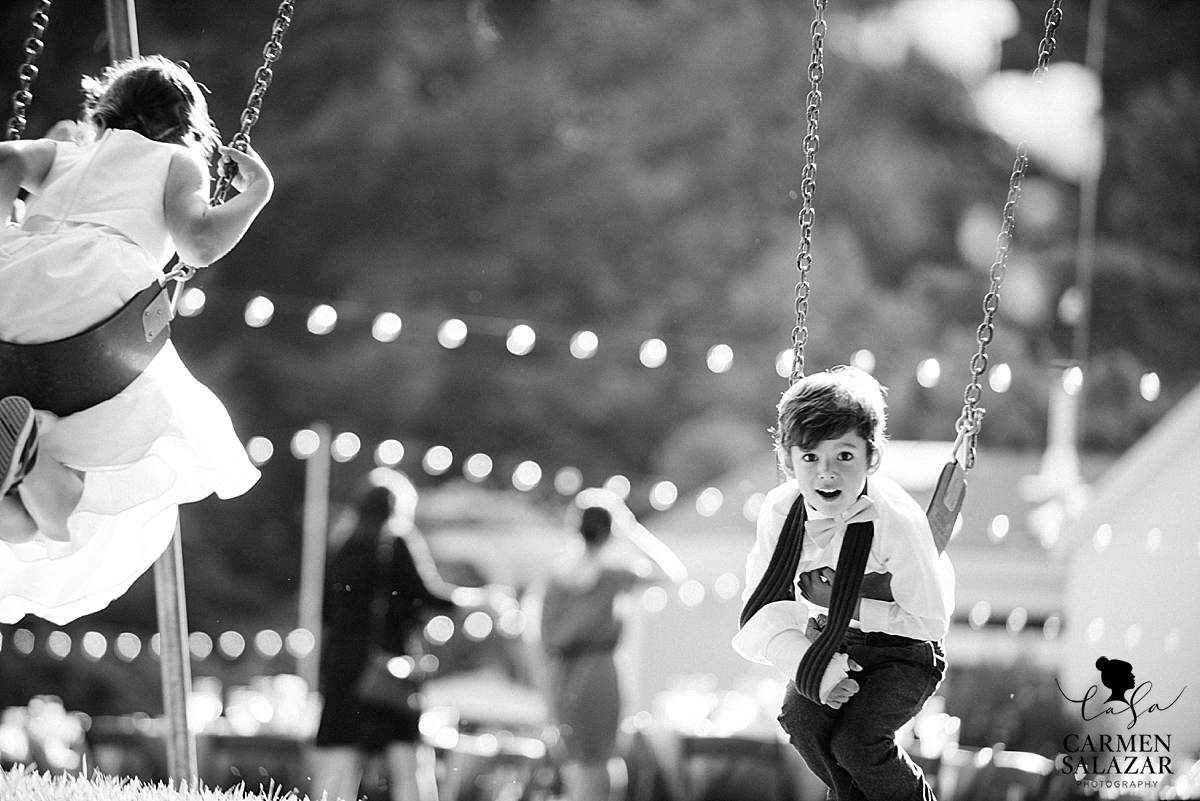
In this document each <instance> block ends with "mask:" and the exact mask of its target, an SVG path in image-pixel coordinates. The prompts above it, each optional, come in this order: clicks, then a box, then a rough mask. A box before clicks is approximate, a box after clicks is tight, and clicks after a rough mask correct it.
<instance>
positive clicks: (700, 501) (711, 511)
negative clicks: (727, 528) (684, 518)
mask: <svg viewBox="0 0 1200 801" xmlns="http://www.w3.org/2000/svg"><path fill="white" fill-rule="evenodd" d="M724 502H725V496H724V495H722V494H721V491H720V490H719V489H717V488H716V487H706V488H705V489H704V490H703V491H701V493H700V494H699V495H697V496H696V511H697V512H698V513H699V514H700V516H701V517H712V516H713V515H715V514H716V513H717V512H719V511H720V510H721V505H722V504H723V503H724Z"/></svg>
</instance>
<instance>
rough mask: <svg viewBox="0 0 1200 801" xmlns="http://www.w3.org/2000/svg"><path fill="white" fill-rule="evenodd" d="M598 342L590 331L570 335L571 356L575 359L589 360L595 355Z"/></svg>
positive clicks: (598, 345)
mask: <svg viewBox="0 0 1200 801" xmlns="http://www.w3.org/2000/svg"><path fill="white" fill-rule="evenodd" d="M599 347H600V340H599V339H598V338H597V337H596V335H595V334H594V333H592V332H591V331H576V332H575V333H574V334H572V335H571V355H572V356H574V357H575V358H576V359H590V358H592V357H593V356H595V355H596V351H597V350H598V349H599Z"/></svg>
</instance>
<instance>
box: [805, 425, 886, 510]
mask: <svg viewBox="0 0 1200 801" xmlns="http://www.w3.org/2000/svg"><path fill="white" fill-rule="evenodd" d="M788 462H789V463H790V464H789V465H788V466H789V467H790V468H791V470H792V474H793V475H794V476H795V477H796V480H797V481H798V482H799V483H800V493H801V494H802V495H804V500H805V501H806V502H807V503H808V505H809V506H810V507H812V508H813V509H815V510H817V511H818V512H820V513H821V514H823V515H828V516H830V517H833V516H835V515H838V514H840V513H842V512H844V511H846V509H847V508H849V506H850V504H852V503H854V501H855V500H857V499H858V496H859V495H861V494H862V491H863V487H864V486H866V483H867V476H869V475H871V474H872V473H874V472H875V469H876V468H877V467H878V466H879V459H878V455H877V454H876V455H875V456H874V457H872V456H871V450H870V448H868V447H867V441H866V440H865V439H863V436H862V434H859V433H858V432H857V431H849V432H847V433H845V434H842V435H841V436H838V437H835V438H833V439H826V440H822V441H820V442H818V443H817V444H816V445H815V446H814V447H813V448H812V449H810V450H804V449H802V448H801V447H800V446H798V445H793V446H792V447H791V448H789V449H788Z"/></svg>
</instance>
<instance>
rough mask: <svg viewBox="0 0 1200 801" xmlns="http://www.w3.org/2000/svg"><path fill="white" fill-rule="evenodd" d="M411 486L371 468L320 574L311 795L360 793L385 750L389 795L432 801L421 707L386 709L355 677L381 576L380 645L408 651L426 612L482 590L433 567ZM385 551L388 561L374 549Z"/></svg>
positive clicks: (399, 800)
mask: <svg viewBox="0 0 1200 801" xmlns="http://www.w3.org/2000/svg"><path fill="white" fill-rule="evenodd" d="M416 507H417V490H416V488H415V487H413V485H412V482H410V481H409V480H408V478H407V477H406V476H404V475H403V474H402V473H399V472H396V471H394V470H389V469H386V468H380V469H378V470H374V471H372V472H371V474H370V476H369V477H368V481H367V485H366V487H365V488H364V489H363V490H362V491H361V492H360V493H359V496H358V498H357V502H356V504H355V511H356V517H357V519H356V520H355V522H354V527H353V530H352V531H351V533H350V535H349V537H348V538H347V539H346V541H345V542H344V543H343V544H342V545H341V546H340V547H339V548H338V550H337V552H336V553H335V554H334V555H333V557H332V558H331V559H330V561H329V564H328V566H327V569H326V574H325V600H324V609H323V615H322V616H323V622H324V636H323V646H322V653H321V669H320V690H321V694H322V696H323V698H324V707H323V709H322V712H321V722H320V725H319V726H318V729H317V737H316V744H315V748H314V749H313V752H312V765H311V767H312V787H311V792H310V795H311V797H312V798H313V799H314V801H320V799H321V798H323V797H327V798H328V800H329V801H336V799H339V798H340V799H344V800H345V801H354V799H356V798H358V797H359V784H360V783H361V781H362V776H363V767H364V763H365V760H366V759H367V758H368V757H370V756H374V755H376V754H379V753H383V754H384V755H385V758H386V763H387V771H388V788H389V790H388V792H389V795H390V797H391V799H392V801H438V793H437V782H436V778H435V774H434V768H435V755H434V751H433V748H432V747H430V746H428V745H425V744H424V743H422V742H421V734H420V731H419V728H418V724H419V723H420V718H421V710H420V709H419V708H417V707H413V708H411V709H407V710H395V709H385V708H383V707H378V706H372V705H369V704H367V703H364V702H363V701H362V700H360V699H359V698H358V697H357V695H356V694H355V684H356V682H357V680H358V678H359V676H360V674H361V673H362V671H363V668H364V667H365V665H366V658H367V650H368V647H369V646H370V645H371V644H372V628H373V627H372V604H373V602H374V600H375V599H376V598H377V597H380V596H381V594H382V593H381V589H382V588H380V587H378V586H377V582H378V581H380V580H382V581H386V582H387V585H388V587H390V590H388V596H389V599H390V600H389V602H388V608H387V612H386V616H385V617H384V626H383V633H382V639H383V642H382V643H377V644H380V645H383V646H384V647H385V648H388V649H389V650H391V651H394V652H396V653H404V652H405V651H406V646H407V643H408V642H409V638H410V637H412V636H414V635H417V636H419V632H420V631H421V629H422V628H423V627H424V625H425V623H426V622H427V620H428V618H429V616H430V615H431V614H433V613H437V612H449V611H451V610H454V609H456V608H460V607H471V606H480V605H482V603H483V601H484V600H485V598H486V591H485V590H482V589H477V588H471V587H452V586H451V585H449V584H447V583H446V582H444V581H443V580H442V579H441V577H440V576H439V575H438V573H437V568H436V566H435V565H434V562H433V557H432V556H431V554H430V552H429V547H428V545H427V544H426V542H425V539H424V537H422V536H421V533H420V532H419V531H418V530H417V528H416V526H415V525H414V518H415V515H416ZM389 551H390V554H391V556H390V559H388V560H386V561H384V560H383V559H381V558H380V554H387V553H388V552H389Z"/></svg>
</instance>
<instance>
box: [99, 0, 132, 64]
mask: <svg viewBox="0 0 1200 801" xmlns="http://www.w3.org/2000/svg"><path fill="white" fill-rule="evenodd" d="M104 6H105V11H106V13H107V17H108V57H109V59H110V60H111V61H114V62H116V61H124V60H125V59H127V58H133V57H134V56H138V55H141V53H140V52H139V51H138V33H137V11H136V10H135V9H134V7H133V0H105V1H104Z"/></svg>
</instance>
